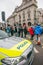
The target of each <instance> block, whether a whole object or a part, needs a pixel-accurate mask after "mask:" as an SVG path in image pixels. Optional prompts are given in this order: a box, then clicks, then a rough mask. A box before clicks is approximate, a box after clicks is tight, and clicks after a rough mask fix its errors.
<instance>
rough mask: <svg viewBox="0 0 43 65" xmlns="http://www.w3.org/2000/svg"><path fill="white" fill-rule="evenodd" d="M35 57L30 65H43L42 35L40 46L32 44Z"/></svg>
mask: <svg viewBox="0 0 43 65" xmlns="http://www.w3.org/2000/svg"><path fill="white" fill-rule="evenodd" d="M34 51H35V57H34V61H33V63H32V65H43V35H42V36H41V45H36V43H35V42H34Z"/></svg>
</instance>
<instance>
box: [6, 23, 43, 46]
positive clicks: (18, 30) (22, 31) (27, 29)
mask: <svg viewBox="0 0 43 65" xmlns="http://www.w3.org/2000/svg"><path fill="white" fill-rule="evenodd" d="M5 31H6V32H7V34H8V35H9V36H13V35H15V36H17V37H23V38H26V36H27V35H30V36H31V37H30V40H33V38H34V36H35V35H36V36H37V42H38V44H39V45H40V44H41V42H40V36H41V34H42V27H41V26H40V25H39V24H37V23H34V26H33V25H32V24H31V23H28V25H26V23H23V25H21V24H14V26H11V25H9V24H8V25H7V27H6V28H5Z"/></svg>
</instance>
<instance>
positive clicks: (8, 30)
mask: <svg viewBox="0 0 43 65" xmlns="http://www.w3.org/2000/svg"><path fill="white" fill-rule="evenodd" d="M5 31H6V32H7V34H8V36H11V28H10V25H9V24H8V25H7V27H6V28H5Z"/></svg>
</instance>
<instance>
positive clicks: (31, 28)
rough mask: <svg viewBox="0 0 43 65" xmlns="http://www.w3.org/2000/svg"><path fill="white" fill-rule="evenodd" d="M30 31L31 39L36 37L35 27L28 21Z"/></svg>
mask: <svg viewBox="0 0 43 65" xmlns="http://www.w3.org/2000/svg"><path fill="white" fill-rule="evenodd" d="M28 32H29V34H30V36H31V38H30V39H31V40H33V37H34V28H33V27H32V26H31V23H28Z"/></svg>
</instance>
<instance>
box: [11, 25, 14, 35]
mask: <svg viewBox="0 0 43 65" xmlns="http://www.w3.org/2000/svg"><path fill="white" fill-rule="evenodd" d="M13 35H14V28H13V26H11V36H13Z"/></svg>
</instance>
